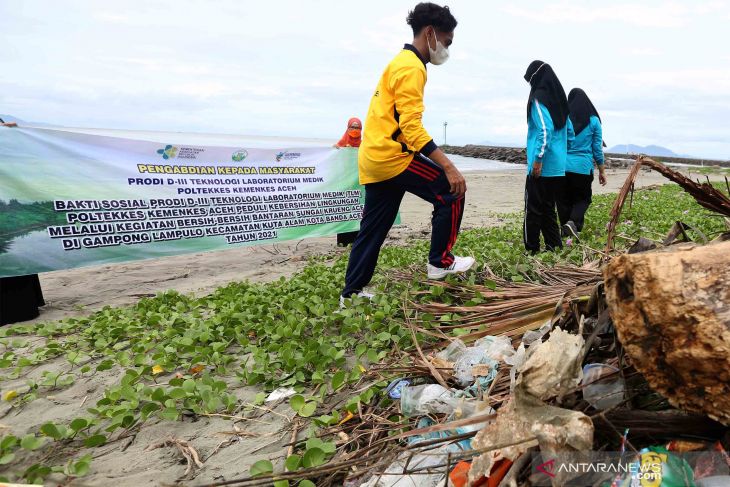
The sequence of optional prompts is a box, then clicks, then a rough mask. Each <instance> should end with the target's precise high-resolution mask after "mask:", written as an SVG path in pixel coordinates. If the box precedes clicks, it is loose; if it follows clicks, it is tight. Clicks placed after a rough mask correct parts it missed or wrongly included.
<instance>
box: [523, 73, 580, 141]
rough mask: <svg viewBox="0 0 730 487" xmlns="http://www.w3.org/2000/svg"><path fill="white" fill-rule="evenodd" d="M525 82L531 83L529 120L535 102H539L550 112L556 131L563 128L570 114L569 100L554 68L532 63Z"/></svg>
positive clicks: (528, 104) (528, 106) (528, 101)
mask: <svg viewBox="0 0 730 487" xmlns="http://www.w3.org/2000/svg"><path fill="white" fill-rule="evenodd" d="M525 81H527V82H528V83H530V98H529V99H528V100H527V118H528V119H529V118H530V113H531V110H532V105H533V101H534V100H537V101H539V102H540V103H542V104H543V105H545V107H546V108H547V109H548V112H550V117H551V118H552V119H553V125H554V126H555V129H556V130H560V129H561V128H563V127H564V126H565V121H566V119H567V118H568V113H569V109H568V100H567V99H566V98H565V90H563V85H561V84H560V80H559V79H558V77H557V76H556V75H555V71H553V68H551V67H550V65H549V64H548V63H544V62H542V61H532V62H531V63H530V65H529V66H528V67H527V72H525Z"/></svg>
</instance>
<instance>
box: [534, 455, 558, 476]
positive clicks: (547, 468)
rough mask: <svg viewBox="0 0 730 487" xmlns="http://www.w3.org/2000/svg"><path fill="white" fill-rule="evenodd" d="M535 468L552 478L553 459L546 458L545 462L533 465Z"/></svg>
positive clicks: (553, 474)
mask: <svg viewBox="0 0 730 487" xmlns="http://www.w3.org/2000/svg"><path fill="white" fill-rule="evenodd" d="M535 469H536V470H537V471H538V472H540V473H544V474H545V475H547V476H548V477H550V478H554V477H555V473H554V470H555V459H554V458H553V459H552V460H548V461H547V462H545V463H543V464H541V465H538V466H537V467H535Z"/></svg>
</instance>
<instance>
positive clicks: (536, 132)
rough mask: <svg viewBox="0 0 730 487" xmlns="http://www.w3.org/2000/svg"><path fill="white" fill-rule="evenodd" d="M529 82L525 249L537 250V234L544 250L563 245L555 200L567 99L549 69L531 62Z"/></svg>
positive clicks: (562, 168)
mask: <svg viewBox="0 0 730 487" xmlns="http://www.w3.org/2000/svg"><path fill="white" fill-rule="evenodd" d="M525 81H527V82H528V83H530V97H529V99H528V100H527V181H526V183H525V223H524V231H523V238H524V241H525V249H527V250H528V251H529V252H532V253H533V254H536V253H537V252H539V251H540V234H541V233H542V237H543V239H544V240H545V248H546V249H547V250H554V249H558V248H561V247H562V246H563V244H562V240H561V238H560V228H559V227H558V221H557V216H556V214H555V198H556V196H557V191H558V190H559V188H560V185H561V182H562V177H563V176H564V175H565V163H566V161H565V159H566V154H567V151H568V128H567V123H566V122H567V119H568V100H567V99H566V98H565V91H564V90H563V85H561V84H560V80H559V79H558V77H557V76H556V75H555V72H554V71H553V68H551V67H550V65H549V64H547V63H544V62H542V61H533V62H532V63H531V64H530V66H529V67H528V68H527V72H526V73H525Z"/></svg>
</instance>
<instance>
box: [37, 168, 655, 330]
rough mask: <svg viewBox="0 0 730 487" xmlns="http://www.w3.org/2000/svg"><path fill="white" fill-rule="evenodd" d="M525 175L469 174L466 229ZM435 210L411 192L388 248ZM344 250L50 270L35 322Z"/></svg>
mask: <svg viewBox="0 0 730 487" xmlns="http://www.w3.org/2000/svg"><path fill="white" fill-rule="evenodd" d="M523 171H524V166H516V167H515V169H514V170H507V171H475V172H466V173H465V177H466V180H467V184H468V192H467V198H466V202H467V204H466V209H465V212H464V219H463V223H462V229H469V228H478V227H485V226H492V225H494V224H495V222H496V218H495V217H494V215H495V214H497V213H507V212H516V211H521V210H522V206H523V193H524V172H523ZM627 174H628V171H626V170H609V171H608V185H606V186H605V187H604V186H600V185H599V184H598V182H597V181H595V182H594V184H593V191H594V193H597V194H600V193H611V192H616V191H618V189H619V188H620V187H621V185H622V184H623V182H624V180H625V178H626V175H627ZM664 182H666V180H665V179H664V178H663V177H662V176H661V175H659V174H657V173H653V172H642V173H641V174H640V175H639V178H638V180H637V187H642V186H649V185H652V184H662V183H664ZM431 211H432V207H431V206H430V205H429V204H428V203H426V202H424V201H422V200H420V199H419V198H417V197H415V196H413V195H411V194H406V196H405V198H404V200H403V204H402V205H401V222H402V223H401V225H399V226H397V227H394V228H393V229H392V230H391V233H390V236H389V240H388V241H387V243H386V245H397V244H398V243H399V242H403V241H405V240H406V239H407V238H409V237H426V236H427V235H428V234H429V232H430V216H431ZM343 252H345V250H344V249H341V248H338V247H337V246H336V244H335V237H334V236H332V237H322V238H312V239H307V240H302V241H292V242H284V243H281V244H277V245H266V246H257V247H244V248H236V249H231V250H224V251H219V252H206V253H198V254H186V255H178V256H174V257H166V258H161V259H151V260H144V261H133V262H128V263H123V264H116V265H108V266H97V267H82V268H78V269H71V270H64V271H56V272H48V273H44V274H41V277H40V278H41V284H42V286H43V293H44V296H45V299H46V302H47V303H48V304H47V305H46V306H45V307H44V308H43V309H42V312H41V316H40V317H39V318H38V319H37V320H36V321H48V320H58V319H62V318H66V317H69V316H79V315H83V314H87V313H89V312H92V311H95V310H97V309H100V308H103V307H104V306H122V305H128V304H132V303H134V302H136V301H138V300H139V299H140V298H142V297H146V296H153V295H155V294H156V293H158V292H161V291H165V290H167V289H175V290H177V291H179V292H181V293H194V294H196V295H203V294H207V293H209V292H211V291H213V290H214V289H215V288H217V287H219V286H223V285H225V284H227V283H229V282H231V281H242V280H246V279H248V280H251V281H270V280H274V279H278V278H279V277H281V276H290V275H291V274H293V273H294V272H296V271H297V270H298V269H300V268H302V267H303V266H304V265H305V264H306V261H307V258H308V257H310V256H313V255H319V254H333V255H335V254H337V253H343Z"/></svg>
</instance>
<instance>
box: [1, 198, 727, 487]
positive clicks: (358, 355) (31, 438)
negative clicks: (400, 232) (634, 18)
mask: <svg viewBox="0 0 730 487" xmlns="http://www.w3.org/2000/svg"><path fill="white" fill-rule="evenodd" d="M614 197H615V196H613V195H602V196H597V197H595V198H594V203H593V205H592V206H591V208H590V210H589V213H588V215H587V224H586V227H585V229H584V231H583V234H582V236H581V244H580V245H572V246H566V247H565V248H564V249H563V250H562V251H560V252H557V253H544V254H540V255H538V256H537V257H530V256H528V255H527V254H526V253H525V252H524V250H523V245H522V237H521V235H522V231H521V230H522V227H521V216H520V215H504V216H503V220H504V224H503V225H502V226H500V227H496V228H484V229H476V230H470V231H466V232H463V233H462V235H461V236H460V238H459V241H458V244H457V247H456V249H455V252H456V253H458V254H462V255H463V254H470V255H473V256H474V257H476V259H477V261H478V262H480V263H482V264H486V265H488V266H489V267H490V268H491V269H492V271H493V272H495V273H496V274H497V275H499V276H501V277H503V278H506V279H509V280H513V281H521V280H527V279H535V278H536V275H535V273H534V271H533V267H534V262H535V259H537V260H539V261H541V262H542V263H544V264H546V265H552V264H556V263H560V262H572V263H576V264H579V263H581V262H582V261H583V259H584V257H585V255H586V252H588V249H589V248H592V249H602V248H603V247H604V246H605V227H606V224H607V222H608V213H609V211H610V208H611V205H612V203H613V199H614ZM677 220H682V221H684V222H686V223H688V224H689V225H690V226H692V227H695V228H698V229H700V230H701V231H702V232H703V233H704V234H705V235H707V236H713V235H717V234H718V233H720V232H721V231H722V230H723V229H724V221H723V220H722V219H720V218H716V217H713V216H711V215H709V214H708V212H707V211H705V210H703V209H702V208H700V207H699V206H698V205H697V204H696V203H695V202H694V201H693V200H692V199H691V198H690V197H689V196H687V195H686V194H685V193H684V192H682V191H681V190H680V189H679V188H678V187H677V186H675V185H666V186H662V187H658V188H653V189H646V190H640V191H637V192H636V194H635V195H634V197H633V203H632V205H631V207H629V206H628V204H627V207H626V208H625V210H624V215H623V217H622V223H621V224H620V225H619V227H618V229H617V233H618V234H619V235H621V236H622V237H624V239H623V240H622V241H624V242H627V243H628V242H630V241H631V239H636V238H638V237H639V236H644V237H648V238H650V239H658V240H661V238H662V237H663V235H665V234H666V233H667V231H668V230H669V229H670V227H671V226H672V225H673V224H674V222H675V221H677ZM620 244H621V242H619V247H620V246H621V245H620ZM427 249H428V242H427V241H424V240H416V241H413V242H412V243H410V244H409V245H408V246H406V247H389V248H385V249H383V251H382V253H381V256H380V262H379V269H380V271H384V270H387V269H389V268H404V267H407V266H412V265H423V264H424V260H425V255H426V254H427ZM346 259H347V258H346V256H345V257H340V258H337V259H336V260H335V261H334V262H328V261H327V258H326V257H320V258H317V259H313V260H312V261H311V262H310V263H309V264H308V265H307V266H306V267H305V268H304V269H303V270H302V271H301V272H299V273H298V274H296V275H295V276H293V277H291V278H289V279H284V278H281V279H279V280H277V281H274V282H270V283H263V284H262V283H249V282H238V283H231V284H229V285H228V286H225V287H222V288H220V289H218V290H217V291H215V292H214V293H212V294H210V295H208V296H203V297H200V298H195V297H191V296H184V295H181V294H179V293H177V292H174V291H168V292H166V293H163V294H160V295H158V296H156V297H154V298H150V299H143V300H141V301H140V302H139V303H138V304H137V305H135V306H132V307H123V308H111V307H106V308H104V309H102V310H100V311H98V312H96V313H93V314H91V315H89V316H87V317H83V318H73V319H67V320H63V321H60V322H55V323H41V324H36V325H32V326H10V327H6V328H4V329H2V330H0V346H1V347H2V348H1V349H0V350H2V353H0V374H1V375H0V387H1V388H3V396H4V398H5V399H6V400H8V401H10V402H11V403H12V405H13V407H14V408H17V409H18V410H22V408H23V407H24V405H26V404H28V403H29V402H30V401H33V400H34V399H35V398H37V397H38V396H39V395H43V394H48V393H49V392H51V391H54V390H58V389H61V388H64V387H68V386H70V385H71V384H73V383H74V382H76V381H84V380H88V378H89V377H91V376H92V375H94V374H97V373H100V372H103V371H104V370H109V369H112V368H114V367H118V368H120V377H121V378H120V379H119V381H118V383H116V384H114V385H112V386H110V387H108V388H107V389H106V390H105V391H104V395H103V398H102V399H100V400H99V401H97V402H96V404H90V405H89V407H88V408H87V409H86V411H84V412H82V413H80V414H79V417H78V418H75V419H74V420H73V421H71V422H69V424H53V423H46V424H43V425H40V428H39V429H38V428H34V429H31V430H29V431H28V432H26V434H25V435H23V436H20V437H16V436H12V435H6V436H4V437H2V438H0V465H2V466H3V467H4V470H5V471H6V472H10V473H9V474H8V473H6V474H4V475H5V477H7V480H13V479H21V478H22V479H24V480H26V481H29V482H34V481H35V482H37V481H42V480H43V479H44V478H46V477H47V476H48V475H50V474H52V473H55V474H59V475H65V476H67V477H69V478H71V477H76V476H82V475H84V474H86V473H87V472H88V471H89V469H90V468H91V467H90V461H91V460H90V459H91V456H90V455H93V452H94V448H96V447H98V446H101V445H103V444H105V443H107V442H110V441H116V440H118V439H120V438H123V437H125V435H130V434H131V432H134V431H136V430H138V429H139V428H141V427H142V426H143V425H144V423H145V422H146V421H148V420H150V419H152V418H156V419H159V420H163V421H178V420H181V418H182V416H183V415H190V414H192V415H200V414H208V413H226V412H228V413H230V412H233V411H234V410H236V409H237V407H238V406H239V404H238V402H237V399H236V396H235V395H233V394H231V393H230V390H229V389H230V388H231V387H233V386H232V384H235V383H239V384H259V385H260V386H261V387H262V393H261V394H259V397H258V400H259V402H261V401H263V398H264V396H265V393H264V392H263V391H270V390H272V389H274V388H277V387H282V386H293V387H295V389H296V390H297V391H298V392H299V395H297V396H295V398H293V399H292V403H291V404H292V408H293V410H294V411H297V412H298V414H299V415H300V416H303V417H309V416H312V414H313V413H314V410H315V406H316V405H317V404H319V403H321V402H322V401H323V400H324V399H325V397H326V396H327V395H328V394H329V393H330V392H334V391H335V390H338V389H340V388H342V387H344V386H345V385H347V384H348V383H353V382H355V381H357V380H358V379H359V378H360V376H361V373H362V371H363V370H365V368H366V367H367V366H368V364H370V363H376V362H379V361H381V360H383V359H384V358H385V357H386V355H388V354H389V353H391V351H392V350H393V349H394V348H395V347H398V348H400V349H407V348H409V347H410V346H411V344H412V342H411V336H410V332H409V331H408V330H407V329H406V328H404V327H403V326H402V318H403V316H402V312H401V307H400V303H401V302H402V298H403V296H404V295H405V294H407V293H408V292H413V291H414V290H418V289H419V288H420V287H424V286H423V285H422V284H421V283H418V282H416V283H411V284H410V286H415V289H413V288H412V287H411V288H410V289H409V288H408V287H407V285H406V284H402V283H394V282H391V281H389V280H387V279H386V278H385V276H384V274H383V273H382V272H381V273H380V274H378V277H376V280H375V282H374V286H375V287H376V288H377V290H378V291H379V292H378V296H377V297H376V299H375V300H374V302H373V303H367V302H364V301H356V302H355V304H354V306H353V307H351V308H348V309H346V310H344V311H341V312H340V311H338V297H339V292H340V290H341V287H342V283H343V275H344V270H345V266H346V263H347V261H346ZM424 278H425V275H424ZM424 288H425V287H424ZM29 337H35V338H37V337H40V339H35V340H32V341H29ZM428 339H429V337H427V336H419V340H422V341H423V342H427V341H428ZM59 359H62V360H65V361H66V362H67V363H68V371H67V372H64V373H56V374H52V373H47V374H46V375H44V376H43V377H42V378H41V379H40V380H30V379H26V384H27V392H24V393H22V394H21V393H18V392H17V391H9V390H7V388H6V387H5V386H4V383H7V382H8V381H17V380H19V379H21V378H24V377H27V376H28V373H29V371H31V370H33V369H34V368H36V367H39V366H42V365H43V364H46V363H48V362H49V361H50V360H59ZM162 378H166V379H169V380H167V382H166V383H165V384H164V385H159V384H158V382H159V381H160V380H161V379H162ZM380 387H382V384H375V385H374V386H373V387H371V388H370V389H367V390H365V391H362V392H360V393H359V394H357V395H355V396H353V397H352V398H350V400H349V401H348V402H347V403H346V404H345V407H344V411H345V412H346V411H350V412H353V411H356V410H357V407H358V403H359V402H363V403H366V402H369V401H370V400H371V399H372V398H373V397H374V396H375V395H376V394H377V392H378V391H379V388H380ZM339 420H340V416H339V414H338V413H337V411H334V412H333V413H331V414H330V415H326V416H321V417H318V418H316V421H315V422H314V423H313V424H314V425H315V426H317V425H320V426H326V425H331V424H336V423H337V422H338V421H339ZM313 432H314V429H312V430H311V433H313ZM314 443H316V442H313V443H312V445H307V446H308V448H307V449H306V450H304V451H302V452H301V453H302V456H303V457H306V458H308V459H309V460H308V462H309V464H310V465H315V464H321V463H324V462H326V461H327V458H328V456H329V455H330V453H331V452H332V451H333V450H332V445H330V444H329V443H327V444H314ZM49 448H55V449H56V451H61V452H63V455H65V458H67V461H66V462H65V464H62V465H56V464H54V463H50V464H49V463H48V462H47V461H45V462H41V461H39V459H40V458H43V457H44V456H46V457H47V456H48V455H47V452H48V449H49ZM307 452H310V453H309V454H308V453H307ZM82 453H83V455H81V454H82ZM320 453H321V454H320ZM63 455H62V456H63ZM57 456H58V455H57ZM315 460H316V461H315ZM312 462H314V463H312ZM255 466H256V469H257V471H259V470H261V469H263V470H261V471H266V470H268V464H257V465H255ZM1 477H2V476H0V479H1Z"/></svg>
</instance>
